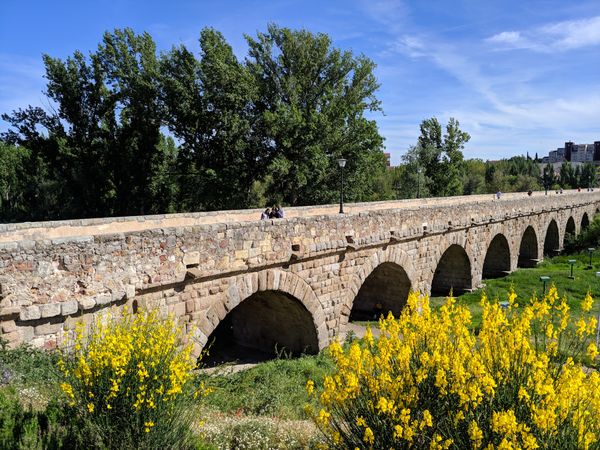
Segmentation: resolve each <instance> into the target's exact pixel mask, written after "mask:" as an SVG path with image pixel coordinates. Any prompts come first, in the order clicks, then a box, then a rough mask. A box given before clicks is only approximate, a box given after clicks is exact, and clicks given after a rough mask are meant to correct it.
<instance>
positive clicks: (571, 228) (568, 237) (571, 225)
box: [563, 216, 576, 247]
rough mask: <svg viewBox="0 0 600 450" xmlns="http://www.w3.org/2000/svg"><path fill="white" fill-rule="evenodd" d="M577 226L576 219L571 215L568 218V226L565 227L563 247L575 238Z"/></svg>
mask: <svg viewBox="0 0 600 450" xmlns="http://www.w3.org/2000/svg"><path fill="white" fill-rule="evenodd" d="M575 234H576V228H575V219H573V217H572V216H571V217H569V220H567V226H566V227H565V235H564V237H563V247H564V246H566V245H567V244H568V243H569V242H570V241H572V240H573V239H575Z"/></svg>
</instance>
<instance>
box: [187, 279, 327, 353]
mask: <svg viewBox="0 0 600 450" xmlns="http://www.w3.org/2000/svg"><path fill="white" fill-rule="evenodd" d="M199 331H200V333H198V334H199V335H200V336H199V337H200V340H201V341H204V342H202V343H203V344H206V343H208V344H211V343H212V342H213V340H214V344H213V347H212V349H211V350H210V352H209V353H210V354H213V355H214V356H213V357H211V361H212V362H213V363H221V362H226V361H233V360H240V359H242V360H243V358H244V357H245V355H248V354H249V355H250V357H251V359H269V358H270V357H273V356H275V351H276V349H277V351H284V352H286V353H287V354H290V353H291V354H293V355H298V354H301V353H308V354H314V353H317V352H318V351H319V350H321V349H322V348H324V347H325V346H326V345H327V344H328V335H327V327H326V323H325V314H324V312H323V309H322V306H321V304H320V302H319V300H318V298H317V296H316V295H315V293H314V291H313V290H312V288H311V287H310V286H309V285H308V284H307V283H306V282H305V281H304V280H303V279H302V278H300V277H299V276H298V275H296V274H294V273H292V272H286V271H283V270H280V269H269V270H266V271H263V272H260V273H252V274H246V275H243V276H238V277H236V278H235V280H233V281H232V282H231V283H230V285H229V288H228V290H227V292H226V295H225V296H224V298H223V300H222V302H220V303H217V304H216V305H213V306H212V307H211V308H210V309H209V311H208V313H207V316H206V320H204V321H201V323H200V324H199ZM203 337H204V339H202V338H203ZM213 338H214V339H213ZM219 341H221V342H222V343H223V345H222V346H221V344H220V343H219ZM232 344H233V345H232ZM232 349H233V350H232ZM211 361H209V363H210V362H211Z"/></svg>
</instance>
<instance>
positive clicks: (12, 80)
mask: <svg viewBox="0 0 600 450" xmlns="http://www.w3.org/2000/svg"><path fill="white" fill-rule="evenodd" d="M43 77H44V66H43V63H42V58H41V57H39V58H28V57H23V56H17V55H11V54H6V53H0V114H2V113H9V112H11V111H13V110H15V109H18V108H24V107H26V106H27V105H34V106H41V105H42V103H43V102H44V101H45V96H44V95H43V94H42V90H43V87H44V84H45V83H44V78H43Z"/></svg>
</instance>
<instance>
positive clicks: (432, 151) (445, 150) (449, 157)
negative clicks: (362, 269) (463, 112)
mask: <svg viewBox="0 0 600 450" xmlns="http://www.w3.org/2000/svg"><path fill="white" fill-rule="evenodd" d="M420 130H421V134H420V136H419V139H418V143H417V146H416V147H415V148H414V149H413V150H412V151H414V152H415V154H416V158H417V160H418V164H419V166H420V167H422V168H423V170H424V173H425V175H426V177H427V178H428V179H429V180H431V186H430V191H431V193H432V195H437V196H448V195H460V194H462V192H463V186H462V181H463V174H464V156H463V153H462V150H463V149H464V146H465V144H466V143H467V142H468V141H469V139H470V138H471V136H470V135H469V134H468V133H466V132H464V131H462V130H461V129H460V124H459V122H458V121H457V120H456V119H454V118H450V120H449V121H448V124H447V125H446V130H445V133H443V134H442V126H441V125H440V123H439V122H438V120H437V119H436V118H435V117H432V118H430V119H426V120H424V121H423V122H421V125H420Z"/></svg>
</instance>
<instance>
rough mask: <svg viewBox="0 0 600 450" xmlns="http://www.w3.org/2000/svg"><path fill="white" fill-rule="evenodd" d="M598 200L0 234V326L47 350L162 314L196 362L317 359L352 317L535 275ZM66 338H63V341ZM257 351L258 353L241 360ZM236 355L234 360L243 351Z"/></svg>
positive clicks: (199, 218)
mask: <svg viewBox="0 0 600 450" xmlns="http://www.w3.org/2000/svg"><path fill="white" fill-rule="evenodd" d="M599 207H600V191H596V192H579V193H578V192H574V191H568V192H565V193H564V194H555V193H553V192H552V193H549V194H548V195H547V196H546V195H544V193H543V192H535V193H533V195H532V196H528V195H527V194H523V193H515V194H504V195H502V198H501V199H500V200H498V199H495V198H493V196H492V195H483V196H469V197H451V198H443V199H442V198H440V199H420V200H406V201H391V202H379V203H362V204H350V205H347V206H346V212H347V213H346V214H338V213H337V206H335V205H325V206H315V207H299V208H288V209H287V210H286V218H285V219H276V220H266V221H260V220H257V219H258V217H259V216H260V211H259V210H245V211H222V212H210V213H190V214H173V215H162V216H143V217H122V218H107V219H86V220H71V221H60V222H38V223H20V224H8V225H0V327H1V331H2V334H1V336H2V338H4V339H5V340H7V341H8V342H9V344H10V345H12V346H15V345H18V344H19V343H23V342H27V343H31V344H32V345H34V346H38V347H45V348H52V347H55V346H56V345H57V344H60V341H61V339H64V336H66V335H68V332H69V331H70V330H73V328H74V325H75V323H76V322H78V321H83V322H85V323H86V324H89V323H91V322H92V321H93V319H94V317H96V316H98V315H102V314H104V313H106V312H107V311H111V310H116V309H119V308H121V307H122V306H124V305H131V307H132V309H133V310H135V309H136V308H140V307H144V308H158V309H159V310H160V311H161V312H162V313H164V314H167V313H172V314H174V315H175V316H177V317H179V318H180V319H181V320H182V321H183V322H184V323H185V326H186V329H187V331H188V335H189V336H192V337H193V338H194V339H195V342H196V345H195V351H196V352H197V354H199V353H200V351H201V349H202V348H203V347H204V346H205V345H206V343H207V342H212V341H213V337H214V338H216V339H215V341H214V348H215V350H216V353H217V354H221V355H224V356H223V358H224V359H227V357H228V356H227V352H228V349H233V348H237V347H239V346H240V345H242V346H244V347H245V351H248V352H252V351H259V352H263V353H272V352H273V351H274V349H275V348H278V349H283V348H285V349H287V351H289V352H292V353H300V352H307V353H314V352H317V351H318V350H320V349H321V348H323V347H324V346H326V345H327V344H328V343H329V342H330V341H331V340H332V339H334V338H335V337H336V336H338V335H343V333H344V332H345V329H346V326H347V324H348V322H349V320H354V319H365V318H373V317H374V316H375V315H378V314H380V313H382V312H386V311H388V310H390V311H392V312H394V313H398V312H399V311H400V310H401V309H402V307H403V305H404V303H405V301H406V297H407V295H408V292H409V290H410V289H414V290H420V291H422V292H426V293H430V292H431V293H433V294H441V295H446V294H448V292H449V291H450V289H453V290H454V292H455V293H459V292H461V291H466V290H470V289H473V288H476V287H478V286H479V285H480V284H481V281H482V279H485V278H490V277H498V276H503V275H505V274H507V273H509V272H511V271H513V270H515V269H516V268H517V267H532V266H534V265H535V264H537V262H538V261H540V260H541V259H542V258H543V256H544V255H545V254H552V253H555V252H559V251H560V250H561V248H562V246H563V243H564V240H565V237H566V236H567V234H573V235H575V234H578V233H580V232H581V230H582V229H583V228H585V227H586V226H587V225H588V224H589V222H590V220H591V219H592V218H593V216H594V214H596V213H597V212H598V211H599ZM65 332H67V333H65ZM248 349H252V350H248ZM238 357H239V354H238Z"/></svg>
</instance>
